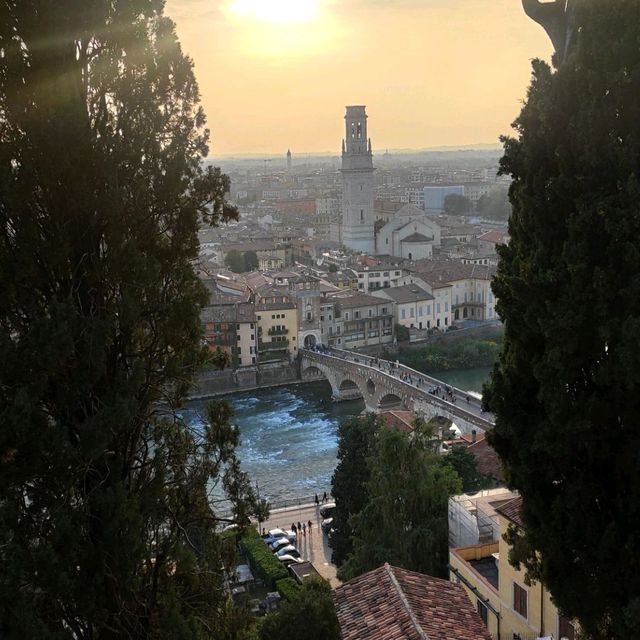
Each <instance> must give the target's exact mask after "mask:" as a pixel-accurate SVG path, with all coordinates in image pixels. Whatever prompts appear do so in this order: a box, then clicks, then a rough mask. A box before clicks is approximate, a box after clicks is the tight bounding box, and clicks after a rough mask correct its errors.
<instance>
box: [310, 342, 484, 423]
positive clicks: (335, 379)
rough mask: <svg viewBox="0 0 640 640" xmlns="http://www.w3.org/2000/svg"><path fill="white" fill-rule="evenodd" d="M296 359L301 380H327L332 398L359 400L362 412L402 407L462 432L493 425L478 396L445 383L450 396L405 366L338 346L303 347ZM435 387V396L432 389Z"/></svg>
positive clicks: (437, 383) (441, 385)
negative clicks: (448, 423) (444, 420)
mask: <svg viewBox="0 0 640 640" xmlns="http://www.w3.org/2000/svg"><path fill="white" fill-rule="evenodd" d="M300 357H301V362H300V372H301V376H302V379H303V380H314V379H326V380H328V382H329V384H330V385H331V391H332V395H333V399H334V400H335V401H340V400H355V399H357V398H362V399H363V400H364V403H365V406H366V409H367V411H374V412H379V411H385V410H389V409H403V410H409V411H415V412H417V413H421V414H422V415H423V416H424V417H425V418H426V419H427V420H428V419H430V418H434V417H436V416H440V417H443V418H447V419H448V420H451V422H455V424H456V426H457V427H458V428H459V429H460V431H462V432H463V433H471V432H472V431H474V430H475V431H487V430H489V429H491V428H492V427H493V416H492V415H490V414H489V413H486V412H483V411H482V407H481V402H480V400H479V399H478V398H477V397H474V396H472V395H470V394H468V393H467V392H465V391H462V390H460V389H455V388H452V387H449V388H450V389H452V392H453V397H452V396H450V395H448V394H446V393H444V392H443V390H444V389H445V388H446V385H445V383H444V382H442V381H440V380H437V379H436V378H432V377H431V376H427V375H425V374H424V373H420V372H419V371H415V370H414V369H410V368H409V367H405V366H404V365H400V364H398V363H392V362H388V361H386V360H380V359H379V358H371V357H369V356H364V355H361V354H353V353H351V352H349V351H341V350H339V349H331V350H329V351H326V352H324V353H321V352H318V351H312V350H306V349H303V350H301V351H300ZM436 388H439V391H438V392H437V393H438V395H436V394H435V393H433V391H434V389H436Z"/></svg>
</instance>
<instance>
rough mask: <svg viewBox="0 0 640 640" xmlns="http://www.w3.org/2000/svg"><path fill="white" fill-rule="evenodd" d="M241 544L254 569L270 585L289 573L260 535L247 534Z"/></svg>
mask: <svg viewBox="0 0 640 640" xmlns="http://www.w3.org/2000/svg"><path fill="white" fill-rule="evenodd" d="M254 531H255V529H254ZM240 546H241V547H242V550H243V551H244V554H245V555H246V557H247V560H248V562H249V564H250V565H251V568H252V569H253V571H254V572H255V573H256V574H257V575H258V576H259V577H260V578H262V579H263V580H264V581H265V582H266V583H267V584H269V585H270V586H271V585H273V584H275V582H276V580H281V579H282V578H286V577H287V576H288V575H289V574H288V573H287V568H286V567H285V566H284V565H283V564H282V563H281V562H280V560H278V559H277V558H276V557H275V556H274V555H273V553H272V552H271V549H269V547H268V546H267V545H266V544H265V543H264V540H263V539H262V538H261V537H260V536H259V535H257V536H255V537H254V536H251V534H249V536H245V537H244V538H242V540H241V541H240Z"/></svg>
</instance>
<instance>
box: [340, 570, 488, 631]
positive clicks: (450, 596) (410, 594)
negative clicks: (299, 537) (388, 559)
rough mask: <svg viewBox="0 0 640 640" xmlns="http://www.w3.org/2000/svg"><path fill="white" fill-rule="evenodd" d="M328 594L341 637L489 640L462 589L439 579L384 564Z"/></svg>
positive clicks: (484, 628)
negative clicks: (331, 599)
mask: <svg viewBox="0 0 640 640" xmlns="http://www.w3.org/2000/svg"><path fill="white" fill-rule="evenodd" d="M331 595H332V598H333V602H334V604H335V607H336V614H337V616H338V622H339V624H340V636H341V638H342V640H364V639H365V638H366V640H390V639H392V638H398V639H402V640H427V639H429V638H430V639H432V640H436V639H439V640H444V639H445V638H446V640H491V635H490V634H489V632H488V631H487V629H486V627H485V626H484V625H483V623H482V621H481V620H480V618H479V616H478V614H477V613H476V611H475V610H474V608H473V607H472V606H471V604H470V603H469V601H468V600H467V598H466V597H465V592H464V590H463V588H462V587H461V586H460V585H457V584H453V583H451V582H448V581H447V580H441V579H440V578H433V577H431V576H428V575H425V574H422V573H416V572H415V571H408V570H406V569H399V568H398V567H392V566H391V565H389V564H384V565H383V566H382V567H380V568H378V569H375V570H374V571H369V572H368V573H365V574H363V575H361V576H358V577H357V578H354V579H353V580H350V581H349V582H345V583H344V584H343V585H341V586H339V587H338V588H337V589H335V590H334V591H333V593H332V594H331Z"/></svg>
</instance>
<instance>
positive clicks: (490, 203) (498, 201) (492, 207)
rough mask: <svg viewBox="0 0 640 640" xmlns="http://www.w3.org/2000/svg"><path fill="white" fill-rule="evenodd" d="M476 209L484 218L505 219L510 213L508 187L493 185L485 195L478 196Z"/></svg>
mask: <svg viewBox="0 0 640 640" xmlns="http://www.w3.org/2000/svg"><path fill="white" fill-rule="evenodd" d="M476 211H477V212H478V213H479V214H481V215H482V216H483V217H485V218H490V219H493V220H500V221H507V220H508V219H509V216H510V215H511V203H510V202H509V188H508V187H494V188H493V189H491V190H490V191H489V192H488V193H486V194H485V195H482V196H480V198H479V199H478V202H477V204H476Z"/></svg>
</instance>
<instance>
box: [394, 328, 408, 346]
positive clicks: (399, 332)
mask: <svg viewBox="0 0 640 640" xmlns="http://www.w3.org/2000/svg"><path fill="white" fill-rule="evenodd" d="M395 333H396V340H397V341H398V342H406V341H407V340H409V328H408V327H405V326H403V325H401V324H396V326H395Z"/></svg>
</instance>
